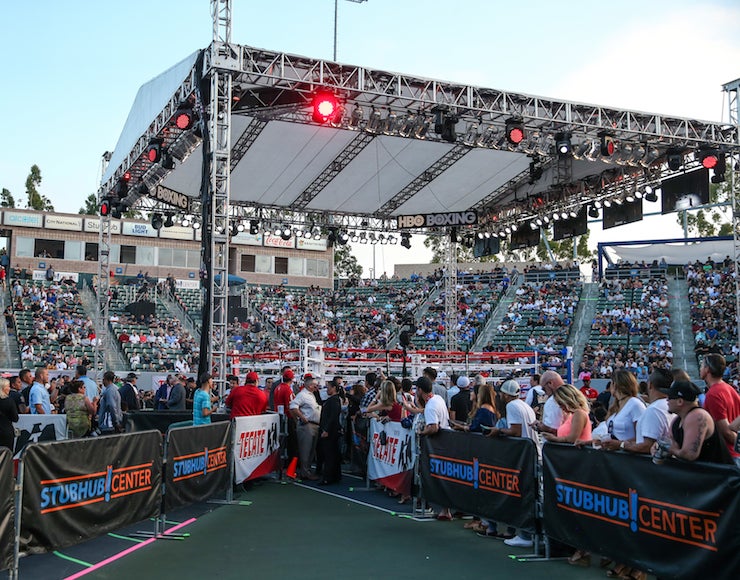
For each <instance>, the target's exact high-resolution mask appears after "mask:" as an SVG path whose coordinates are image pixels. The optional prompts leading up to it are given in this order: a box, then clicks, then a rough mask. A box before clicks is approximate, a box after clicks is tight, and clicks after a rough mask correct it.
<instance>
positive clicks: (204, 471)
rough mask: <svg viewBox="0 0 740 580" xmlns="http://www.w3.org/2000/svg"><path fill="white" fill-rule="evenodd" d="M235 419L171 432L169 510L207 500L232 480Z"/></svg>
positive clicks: (167, 466) (167, 472) (167, 480)
mask: <svg viewBox="0 0 740 580" xmlns="http://www.w3.org/2000/svg"><path fill="white" fill-rule="evenodd" d="M230 437H231V423H230V422H227V421H219V422H218V423H211V424H210V425H199V426H197V427H179V428H174V429H172V430H171V431H169V433H168V435H167V461H166V462H165V490H166V493H165V496H164V499H165V510H166V511H168V512H169V511H170V510H172V509H174V508H177V507H181V506H184V505H188V504H191V503H194V502H197V501H202V500H206V499H208V498H209V497H211V496H214V495H216V494H217V493H219V492H220V491H223V490H224V489H226V488H227V487H228V486H229V485H230V484H231V482H230V481H229V443H230Z"/></svg>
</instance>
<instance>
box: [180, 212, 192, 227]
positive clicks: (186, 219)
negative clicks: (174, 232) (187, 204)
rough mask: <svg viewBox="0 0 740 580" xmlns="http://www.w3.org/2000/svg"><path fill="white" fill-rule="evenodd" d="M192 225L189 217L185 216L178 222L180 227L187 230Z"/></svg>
mask: <svg viewBox="0 0 740 580" xmlns="http://www.w3.org/2000/svg"><path fill="white" fill-rule="evenodd" d="M191 223H192V220H191V219H190V216H188V215H186V216H183V218H182V221H181V222H180V225H181V226H182V227H184V228H187V227H189V226H190V224H191Z"/></svg>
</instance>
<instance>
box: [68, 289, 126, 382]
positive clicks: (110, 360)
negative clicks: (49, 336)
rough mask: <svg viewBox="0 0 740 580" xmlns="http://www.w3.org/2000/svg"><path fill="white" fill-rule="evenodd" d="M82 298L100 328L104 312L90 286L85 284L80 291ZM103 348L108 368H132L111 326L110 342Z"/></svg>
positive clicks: (105, 364)
mask: <svg viewBox="0 0 740 580" xmlns="http://www.w3.org/2000/svg"><path fill="white" fill-rule="evenodd" d="M80 300H81V301H82V306H83V307H84V308H85V312H86V313H87V315H88V316H89V317H90V319H91V320H92V321H93V323H94V324H95V328H98V325H99V323H100V317H101V314H102V313H101V312H100V307H99V304H98V299H97V298H96V296H95V294H94V293H93V291H92V290H91V289H90V287H89V286H87V285H85V286H84V287H83V288H82V290H81V291H80ZM105 324H109V323H108V321H105ZM102 349H103V350H104V352H105V359H104V363H103V364H104V366H105V368H106V369H109V370H112V371H125V370H128V369H130V365H129V363H128V361H127V360H126V359H125V358H124V357H123V353H122V352H121V349H120V348H119V347H118V343H117V342H116V338H115V336H114V334H113V332H112V331H111V329H110V326H109V327H108V344H107V345H103V346H102Z"/></svg>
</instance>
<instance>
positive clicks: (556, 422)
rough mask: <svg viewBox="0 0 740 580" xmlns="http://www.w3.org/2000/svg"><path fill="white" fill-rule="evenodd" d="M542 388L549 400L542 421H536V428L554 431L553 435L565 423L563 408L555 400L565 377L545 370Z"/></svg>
mask: <svg viewBox="0 0 740 580" xmlns="http://www.w3.org/2000/svg"><path fill="white" fill-rule="evenodd" d="M540 382H541V384H542V388H543V389H545V393H547V401H545V405H544V407H543V410H542V421H536V422H535V429H536V430H537V431H539V432H540V433H552V434H553V435H557V434H558V427H560V426H561V425H562V424H563V421H565V417H563V410H562V409H561V408H560V405H558V404H557V403H556V402H555V397H553V395H554V394H555V391H557V390H558V389H559V388H560V387H561V386H562V385H564V384H565V381H563V377H561V376H560V375H559V374H558V373H556V372H555V371H545V372H544V373H542V378H541V379H540Z"/></svg>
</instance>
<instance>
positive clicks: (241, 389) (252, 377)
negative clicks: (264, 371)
mask: <svg viewBox="0 0 740 580" xmlns="http://www.w3.org/2000/svg"><path fill="white" fill-rule="evenodd" d="M258 383H259V376H258V375H257V373H255V372H254V371H251V372H248V373H247V378H246V384H245V385H244V386H236V387H233V388H232V389H231V392H230V393H229V396H228V397H226V406H227V407H229V409H231V419H233V418H234V417H249V416H251V415H262V414H263V413H267V393H265V392H264V391H263V390H261V389H260V388H259V387H258V386H257V384H258Z"/></svg>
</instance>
